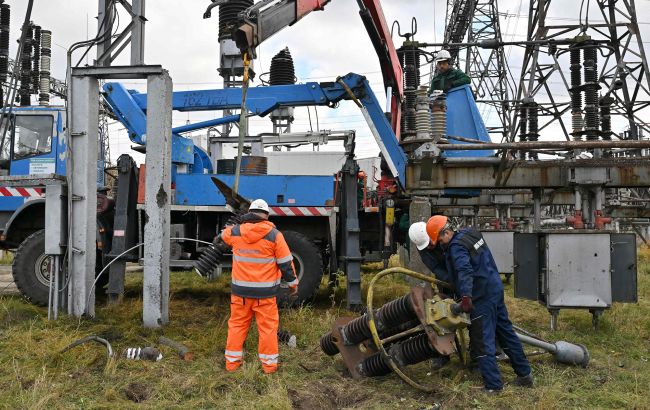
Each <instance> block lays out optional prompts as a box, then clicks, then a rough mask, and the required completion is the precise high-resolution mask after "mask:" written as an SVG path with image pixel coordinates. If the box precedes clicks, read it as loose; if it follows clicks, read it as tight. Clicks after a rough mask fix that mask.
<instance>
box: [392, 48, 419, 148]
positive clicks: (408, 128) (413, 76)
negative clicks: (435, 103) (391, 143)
mask: <svg viewBox="0 0 650 410" xmlns="http://www.w3.org/2000/svg"><path fill="white" fill-rule="evenodd" d="M397 55H398V56H399V59H400V63H401V64H402V71H403V72H404V106H403V108H402V113H403V114H402V118H403V122H402V136H403V137H404V138H406V137H409V136H412V135H414V134H415V132H416V104H417V101H416V100H417V96H416V90H417V88H418V87H419V85H420V50H419V49H418V48H416V47H412V46H406V47H400V48H399V49H398V50H397Z"/></svg>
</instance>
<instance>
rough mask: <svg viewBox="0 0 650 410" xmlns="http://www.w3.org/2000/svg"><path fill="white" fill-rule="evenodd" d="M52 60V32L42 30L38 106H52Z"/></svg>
mask: <svg viewBox="0 0 650 410" xmlns="http://www.w3.org/2000/svg"><path fill="white" fill-rule="evenodd" d="M51 59H52V32H51V31H49V30H41V71H40V72H39V76H40V80H39V85H38V88H39V93H38V104H39V105H49V104H50V64H51Z"/></svg>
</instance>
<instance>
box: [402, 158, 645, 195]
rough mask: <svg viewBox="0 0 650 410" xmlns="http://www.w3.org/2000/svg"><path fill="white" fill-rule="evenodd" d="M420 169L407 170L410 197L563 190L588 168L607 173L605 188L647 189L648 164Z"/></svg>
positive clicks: (620, 161) (604, 161)
mask: <svg viewBox="0 0 650 410" xmlns="http://www.w3.org/2000/svg"><path fill="white" fill-rule="evenodd" d="M423 165H426V163H424V162H423V161H420V162H415V161H413V162H412V163H410V164H409V166H408V167H407V169H406V190H407V192H408V193H410V194H429V193H431V192H432V191H436V190H441V189H448V188H467V189H472V188H474V189H495V188H497V189H498V188H503V189H515V188H531V189H532V188H562V187H567V186H569V185H570V184H569V177H570V175H571V172H572V170H575V169H588V168H597V169H606V174H607V179H608V180H607V181H605V182H604V183H603V184H599V185H602V186H605V187H611V188H624V187H625V188H633V187H648V186H650V161H648V160H646V159H642V158H636V159H635V158H600V159H594V160H551V161H522V160H517V161H509V162H508V163H507V164H506V166H505V167H504V169H503V170H502V171H500V170H499V168H498V167H497V166H495V165H494V164H480V163H472V164H467V165H463V164H462V163H457V164H448V165H445V166H440V165H437V164H433V166H430V165H429V166H423ZM497 181H499V183H497Z"/></svg>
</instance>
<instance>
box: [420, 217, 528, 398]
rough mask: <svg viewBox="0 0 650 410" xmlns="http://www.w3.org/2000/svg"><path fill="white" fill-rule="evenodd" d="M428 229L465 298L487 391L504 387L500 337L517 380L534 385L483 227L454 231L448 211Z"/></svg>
mask: <svg viewBox="0 0 650 410" xmlns="http://www.w3.org/2000/svg"><path fill="white" fill-rule="evenodd" d="M426 229H427V234H428V235H429V238H430V240H431V243H432V244H434V245H435V244H438V243H439V244H440V245H441V246H442V247H443V249H445V261H446V265H447V270H448V271H449V272H450V273H451V275H450V276H451V284H452V285H453V286H454V288H455V289H456V295H458V296H459V297H460V299H461V302H460V307H461V309H462V310H463V312H466V313H469V314H470V319H471V320H472V324H471V326H470V344H471V346H472V347H471V349H470V350H471V353H472V355H473V356H474V357H473V359H475V360H476V361H477V362H478V367H479V370H480V372H481V376H482V377H483V383H484V384H485V387H484V388H483V389H484V390H485V391H486V392H488V393H498V392H500V391H501V390H502V389H503V382H502V380H501V373H500V372H499V368H498V366H497V361H496V357H495V342H496V341H498V342H499V345H500V346H501V347H502V348H503V351H504V352H505V354H506V355H508V357H509V358H510V364H511V365H512V368H513V369H514V371H515V373H516V374H517V377H516V379H515V380H514V384H515V385H517V386H525V387H532V386H533V375H532V373H531V369H530V364H529V363H528V359H526V355H525V354H524V349H523V347H522V346H521V342H520V341H519V338H518V337H517V334H516V333H515V331H514V330H513V329H512V323H511V322H510V319H509V318H508V310H507V308H506V305H505V302H504V300H503V284H502V283H501V277H500V276H499V270H498V268H497V266H496V263H495V262H494V258H493V257H492V252H490V249H489V248H488V246H487V244H486V243H485V240H484V239H483V236H482V235H481V233H480V232H477V231H475V230H473V229H471V228H465V229H461V230H459V231H455V230H454V229H453V228H452V227H451V225H450V224H449V221H448V219H447V217H446V216H443V215H434V216H432V217H431V218H430V219H429V220H428V221H427V226H426Z"/></svg>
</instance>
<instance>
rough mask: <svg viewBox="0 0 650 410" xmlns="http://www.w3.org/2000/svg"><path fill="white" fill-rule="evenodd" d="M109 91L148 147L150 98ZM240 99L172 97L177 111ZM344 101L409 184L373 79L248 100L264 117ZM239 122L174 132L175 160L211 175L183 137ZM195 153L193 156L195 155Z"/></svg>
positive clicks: (257, 91) (265, 93)
mask: <svg viewBox="0 0 650 410" xmlns="http://www.w3.org/2000/svg"><path fill="white" fill-rule="evenodd" d="M104 91H105V93H106V94H105V98H106V101H107V102H108V104H109V105H110V106H111V108H112V109H113V112H114V113H115V114H116V115H117V117H118V118H119V120H120V121H121V122H122V123H123V124H124V126H125V127H126V128H127V129H128V131H129V137H130V138H131V140H132V141H133V142H135V143H137V144H142V145H144V144H146V137H145V132H146V115H145V112H146V110H147V95H146V94H142V93H138V92H136V91H132V90H127V89H126V88H124V86H122V85H121V84H119V83H107V84H105V85H104ZM241 98H242V90H241V88H226V89H217V90H197V91H178V92H174V94H173V96H172V109H174V110H177V111H184V112H185V111H208V110H227V109H236V108H239V107H240V106H241ZM342 100H353V101H355V103H356V104H357V105H358V106H359V108H360V109H361V111H362V114H363V116H364V118H365V120H366V122H367V123H368V126H369V127H370V130H371V132H372V134H373V137H374V138H375V141H376V142H377V144H378V145H379V149H380V150H381V152H382V154H383V156H384V158H385V159H386V162H387V163H388V166H389V168H390V170H391V172H392V173H393V176H395V177H396V178H397V179H398V180H399V182H400V183H401V184H402V186H404V184H405V179H404V178H405V175H404V174H405V169H406V155H405V154H404V151H403V150H402V148H401V147H400V146H399V143H398V140H397V137H396V136H395V133H394V132H393V129H392V128H391V124H390V123H389V122H388V120H387V119H386V116H385V114H384V112H383V110H382V105H381V104H380V103H379V101H377V98H376V96H375V94H374V93H373V91H372V89H371V88H370V85H369V84H368V80H367V79H366V78H365V77H363V76H361V75H359V74H354V73H350V74H347V75H345V76H343V77H340V78H338V79H337V81H334V82H327V83H315V82H309V83H306V84H296V85H278V86H269V87H254V88H250V89H249V90H248V95H247V97H246V109H247V111H248V112H249V113H251V114H253V115H258V116H261V117H263V116H265V115H267V114H269V113H271V112H272V111H273V110H275V109H277V108H281V107H304V106H330V107H333V106H335V105H336V104H337V103H339V102H340V101H342ZM238 120H239V116H238V115H231V116H227V117H223V118H216V119H213V120H208V121H202V122H201V123H197V124H190V125H185V126H183V127H178V128H175V129H173V130H172V132H173V142H172V161H175V162H181V163H187V164H192V165H193V166H195V167H202V169H200V170H199V169H195V170H193V173H203V170H204V169H205V170H206V171H207V172H211V170H212V167H211V166H208V164H209V158H208V156H207V154H206V153H205V152H204V151H203V150H202V149H200V148H199V147H196V146H194V147H193V151H191V149H190V146H193V144H192V142H191V141H190V140H188V139H187V138H183V137H182V136H180V135H179V133H180V132H186V131H190V130H196V129H200V128H207V127H211V126H215V125H218V124H224V123H228V122H236V121H238ZM190 153H193V155H191V156H190ZM197 157H198V158H197ZM206 161H207V163H206Z"/></svg>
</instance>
